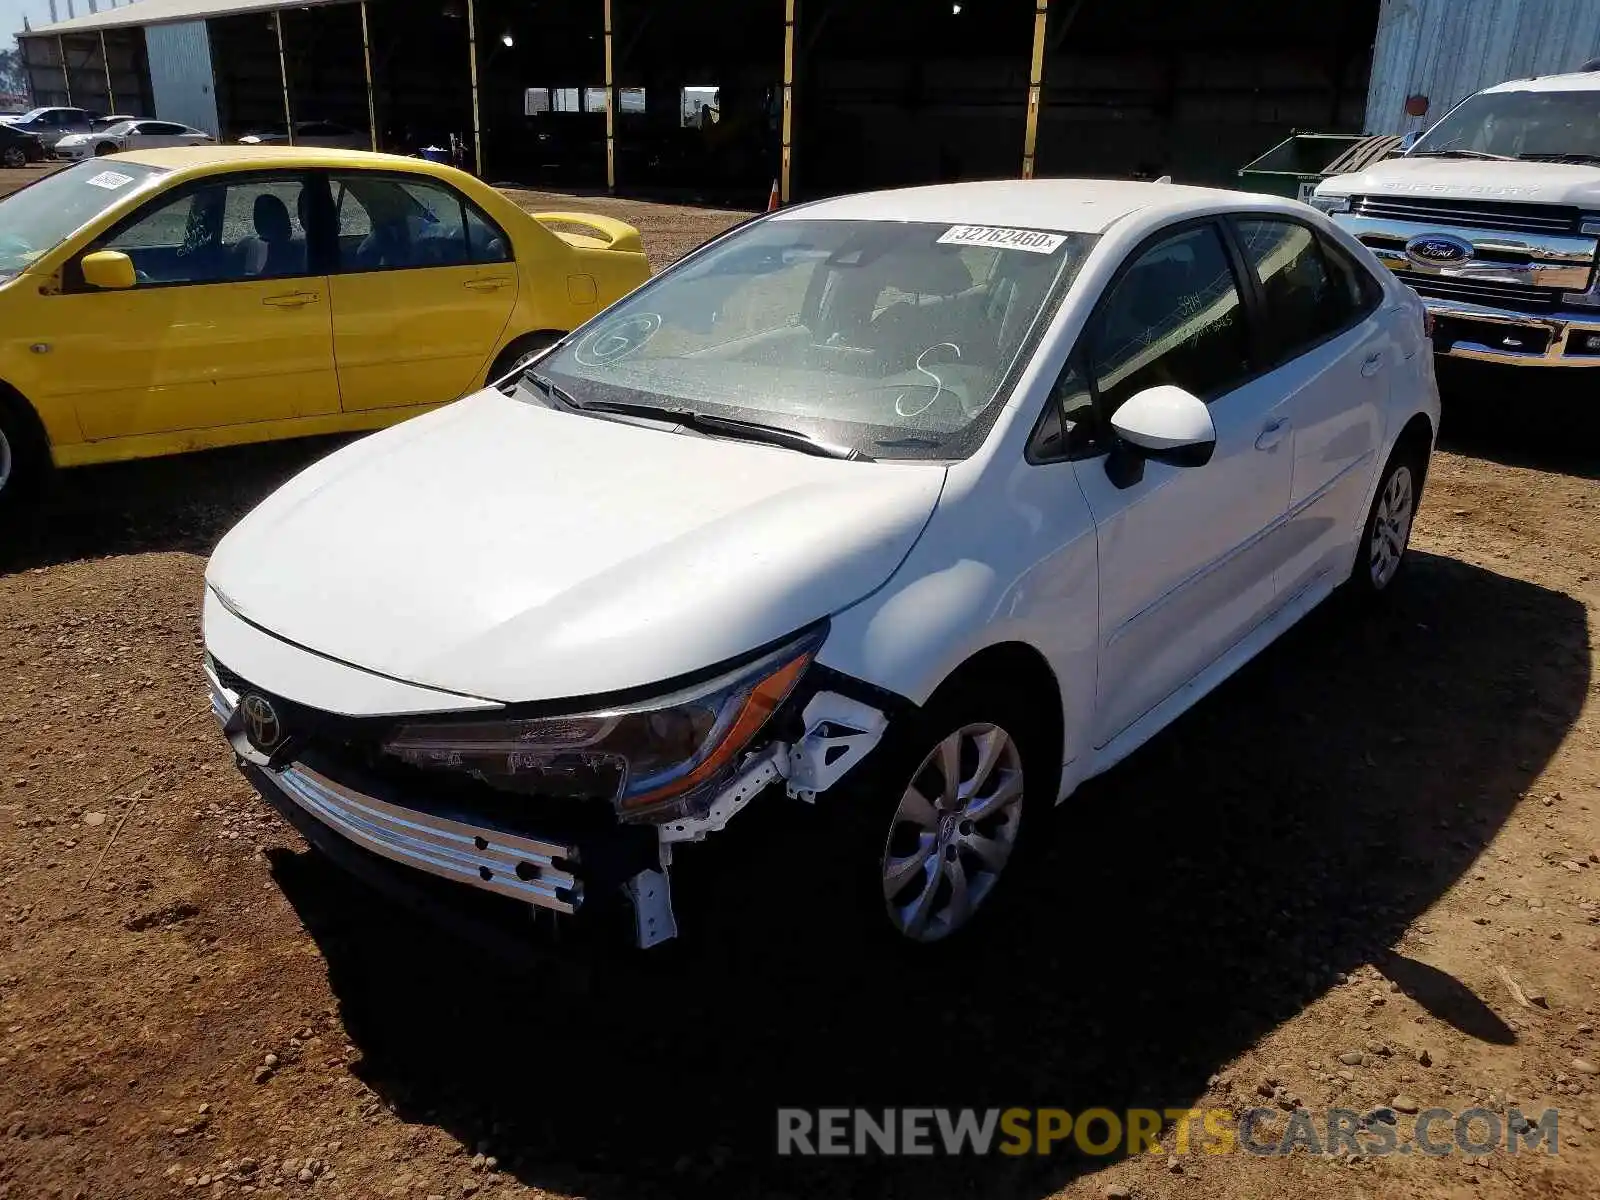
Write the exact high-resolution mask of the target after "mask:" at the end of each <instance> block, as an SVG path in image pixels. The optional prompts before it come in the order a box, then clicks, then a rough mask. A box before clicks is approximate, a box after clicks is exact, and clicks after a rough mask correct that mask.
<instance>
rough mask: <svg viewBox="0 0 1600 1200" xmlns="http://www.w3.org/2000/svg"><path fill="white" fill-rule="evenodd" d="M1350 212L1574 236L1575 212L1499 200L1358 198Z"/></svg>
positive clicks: (1570, 208)
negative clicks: (1570, 234)
mask: <svg viewBox="0 0 1600 1200" xmlns="http://www.w3.org/2000/svg"><path fill="white" fill-rule="evenodd" d="M1352 210H1353V211H1354V212H1356V213H1358V214H1360V215H1361V216H1364V217H1387V218H1389V219H1390V220H1397V221H1420V222H1423V223H1437V224H1442V225H1466V226H1471V227H1473V228H1476V229H1510V230H1516V231H1519V232H1524V233H1577V232H1578V210H1577V209H1576V208H1572V207H1569V206H1563V205H1552V204H1516V203H1511V202H1508V201H1501V200H1439V199H1435V198H1433V197H1426V198H1424V197H1421V196H1357V197H1356V198H1355V201H1354V203H1353V204H1352Z"/></svg>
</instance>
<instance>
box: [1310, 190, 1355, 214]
mask: <svg viewBox="0 0 1600 1200" xmlns="http://www.w3.org/2000/svg"><path fill="white" fill-rule="evenodd" d="M1310 204H1311V207H1312V208H1314V209H1316V210H1317V211H1318V212H1325V213H1342V212H1349V211H1350V197H1349V196H1318V195H1315V194H1313V195H1312V197H1311V200H1310Z"/></svg>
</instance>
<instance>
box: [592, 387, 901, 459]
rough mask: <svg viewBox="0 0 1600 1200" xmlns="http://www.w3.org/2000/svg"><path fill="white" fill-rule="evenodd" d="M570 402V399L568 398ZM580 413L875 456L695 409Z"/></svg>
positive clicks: (597, 408)
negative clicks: (665, 423)
mask: <svg viewBox="0 0 1600 1200" xmlns="http://www.w3.org/2000/svg"><path fill="white" fill-rule="evenodd" d="M565 399H566V400H567V401H568V402H569V403H570V402H571V397H570V396H569V397H565ZM575 407H576V408H577V409H578V410H579V411H580V412H591V413H613V414H615V415H617V416H623V417H644V418H646V419H647V420H652V421H670V422H672V423H673V424H674V425H681V426H683V427H684V428H685V429H693V430H695V431H696V432H697V433H707V434H711V435H713V436H719V437H729V438H739V439H742V440H744V441H750V442H766V443H767V444H768V445H772V446H782V447H784V448H785V449H788V450H798V451H800V452H801V453H802V454H815V455H818V456H819V457H822V458H847V459H854V460H857V461H861V462H871V461H872V457H871V456H870V455H867V454H863V453H862V452H861V451H859V450H856V449H854V448H853V447H850V446H836V445H834V444H833V443H832V442H824V441H821V440H820V439H818V438H814V437H812V436H811V435H810V434H809V433H802V432H801V431H800V430H798V429H789V428H787V427H785V426H782V425H763V424H762V423H761V422H759V421H744V420H740V419H739V418H738V417H717V416H712V415H711V414H710V413H702V412H696V411H694V410H693V409H692V408H669V407H667V406H666V405H657V404H630V403H627V402H625V401H620V400H590V401H588V402H586V403H583V404H576V405H575Z"/></svg>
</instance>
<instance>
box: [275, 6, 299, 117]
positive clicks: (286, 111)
mask: <svg viewBox="0 0 1600 1200" xmlns="http://www.w3.org/2000/svg"><path fill="white" fill-rule="evenodd" d="M272 31H273V32H274V33H275V34H277V35H278V78H279V79H280V80H282V82H283V128H284V131H285V132H286V133H287V134H288V135H289V145H291V146H292V145H294V113H293V112H292V111H291V110H290V108H289V60H288V59H287V58H285V57H284V54H283V10H282V9H281V8H276V9H273V10H272Z"/></svg>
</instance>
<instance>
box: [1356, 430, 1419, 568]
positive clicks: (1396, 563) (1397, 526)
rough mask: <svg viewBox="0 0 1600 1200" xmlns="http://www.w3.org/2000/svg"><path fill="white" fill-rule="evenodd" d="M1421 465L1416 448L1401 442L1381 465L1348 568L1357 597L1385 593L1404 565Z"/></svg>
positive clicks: (1415, 509)
mask: <svg viewBox="0 0 1600 1200" xmlns="http://www.w3.org/2000/svg"><path fill="white" fill-rule="evenodd" d="M1422 468H1423V462H1422V459H1421V458H1419V457H1418V455H1417V453H1416V452H1415V450H1413V449H1411V448H1410V447H1407V446H1404V445H1402V446H1400V447H1397V448H1396V450H1395V452H1394V453H1393V454H1392V455H1390V456H1389V461H1388V462H1387V463H1385V464H1384V468H1383V475H1382V476H1381V477H1380V478H1379V481H1378V491H1377V494H1376V495H1374V496H1373V498H1372V508H1371V509H1370V510H1369V511H1368V512H1367V522H1366V524H1365V525H1363V526H1362V529H1361V543H1360V545H1359V546H1358V547H1357V549H1356V561H1355V565H1354V566H1353V567H1352V568H1351V570H1350V585H1351V587H1352V589H1353V590H1354V591H1355V593H1356V594H1357V595H1358V596H1363V597H1366V598H1368V599H1371V598H1375V597H1377V596H1379V595H1382V594H1385V593H1387V592H1388V591H1389V590H1390V589H1392V588H1393V586H1394V581H1395V578H1396V577H1397V576H1398V575H1399V574H1400V568H1401V567H1402V566H1404V565H1405V557H1406V550H1407V548H1408V547H1409V546H1410V544H1411V526H1412V523H1413V522H1414V521H1415V520H1416V515H1417V501H1418V500H1419V499H1420V498H1421V496H1422Z"/></svg>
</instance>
